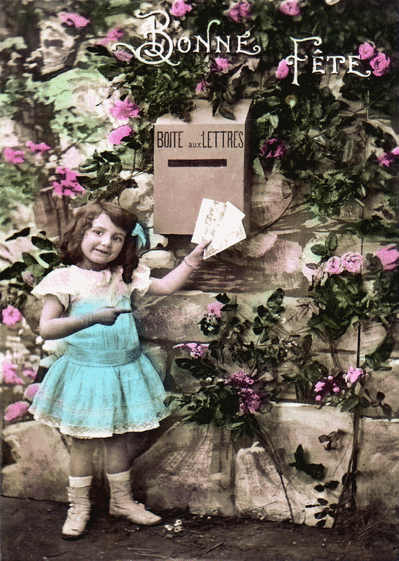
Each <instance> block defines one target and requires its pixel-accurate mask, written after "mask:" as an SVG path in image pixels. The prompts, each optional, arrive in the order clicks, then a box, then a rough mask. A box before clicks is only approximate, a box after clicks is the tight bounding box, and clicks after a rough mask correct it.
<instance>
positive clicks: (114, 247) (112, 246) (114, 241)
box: [78, 213, 126, 271]
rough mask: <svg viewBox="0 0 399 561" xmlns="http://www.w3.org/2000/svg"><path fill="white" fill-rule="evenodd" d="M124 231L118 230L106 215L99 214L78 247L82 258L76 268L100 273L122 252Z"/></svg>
mask: <svg viewBox="0 0 399 561" xmlns="http://www.w3.org/2000/svg"><path fill="white" fill-rule="evenodd" d="M125 237H126V232H125V230H122V229H121V228H118V226H115V224H114V223H113V222H112V220H111V219H110V217H109V216H108V215H107V214H104V213H103V214H100V216H99V217H98V218H96V219H95V220H93V222H92V225H91V228H89V230H86V232H85V234H84V236H83V240H82V243H81V246H80V249H81V251H82V255H83V258H82V259H81V261H79V263H78V266H79V267H81V268H82V269H92V270H95V271H101V270H103V269H105V268H106V267H107V265H108V263H111V261H113V260H114V259H116V258H117V257H118V255H119V253H120V252H121V250H122V247H123V244H124V241H125Z"/></svg>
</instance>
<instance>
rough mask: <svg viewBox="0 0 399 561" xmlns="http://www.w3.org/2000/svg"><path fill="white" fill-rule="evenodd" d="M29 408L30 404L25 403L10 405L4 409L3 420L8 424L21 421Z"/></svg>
mask: <svg viewBox="0 0 399 561" xmlns="http://www.w3.org/2000/svg"><path fill="white" fill-rule="evenodd" d="M29 407H30V404H29V403H28V402H27V401H17V402H16V403H11V405H9V406H8V407H6V409H5V411H4V420H5V421H7V422H8V423H10V422H12V421H17V420H18V419H21V417H23V416H24V415H25V414H26V413H27V411H28V409H29Z"/></svg>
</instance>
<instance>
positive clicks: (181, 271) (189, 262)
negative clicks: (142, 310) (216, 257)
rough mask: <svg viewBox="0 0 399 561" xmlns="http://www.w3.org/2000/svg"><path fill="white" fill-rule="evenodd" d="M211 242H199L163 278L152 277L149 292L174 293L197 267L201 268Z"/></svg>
mask: <svg viewBox="0 0 399 561" xmlns="http://www.w3.org/2000/svg"><path fill="white" fill-rule="evenodd" d="M209 244H210V242H206V243H201V244H198V245H197V247H195V248H194V249H193V251H192V252H191V253H190V254H189V255H187V257H185V258H184V260H183V262H182V263H180V265H178V266H177V267H176V268H175V269H173V271H171V272H170V273H168V274H167V275H165V276H164V277H163V278H162V279H155V278H151V284H150V286H149V289H148V291H147V294H159V295H162V294H164V295H167V294H174V293H175V292H176V291H177V290H179V289H180V288H181V287H182V286H183V285H184V283H185V282H186V281H187V280H188V279H189V277H190V276H191V274H192V273H193V272H194V271H195V269H198V268H199V265H200V263H201V261H202V260H203V258H204V249H205V248H206V247H207V246H208V245H209Z"/></svg>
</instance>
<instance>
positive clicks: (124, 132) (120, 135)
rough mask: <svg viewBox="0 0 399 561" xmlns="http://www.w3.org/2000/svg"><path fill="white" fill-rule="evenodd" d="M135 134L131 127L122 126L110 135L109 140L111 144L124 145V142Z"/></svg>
mask: <svg viewBox="0 0 399 561" xmlns="http://www.w3.org/2000/svg"><path fill="white" fill-rule="evenodd" d="M133 133H134V131H133V129H132V127H130V126H129V125H122V126H121V127H118V128H117V129H114V130H113V131H112V132H111V134H109V135H108V140H109V141H110V143H111V144H122V141H123V140H124V139H125V138H126V137H128V136H131V135H132V134H133Z"/></svg>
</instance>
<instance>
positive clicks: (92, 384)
mask: <svg viewBox="0 0 399 561" xmlns="http://www.w3.org/2000/svg"><path fill="white" fill-rule="evenodd" d="M149 284H150V269H149V268H148V267H145V266H144V265H139V266H138V267H137V269H135V271H134V272H133V279H132V282H131V283H130V284H126V283H124V282H123V280H122V269H121V268H118V269H116V270H115V271H112V272H111V271H110V270H109V269H106V270H104V271H91V270H86V269H81V268H79V267H77V266H76V265H71V266H69V267H64V268H61V269H55V270H54V271H52V272H51V273H49V274H48V275H47V276H46V277H45V278H44V279H43V280H42V281H41V282H40V283H39V284H38V285H37V286H36V287H35V289H34V290H33V291H32V293H33V294H34V295H36V296H44V295H46V294H53V295H55V296H57V298H58V299H59V300H60V302H61V303H62V304H63V306H64V307H65V310H66V312H65V315H66V316H79V315H82V314H86V313H88V312H92V311H94V310H96V309H98V308H101V307H103V306H116V307H118V308H124V309H126V308H130V305H131V304H130V301H131V295H132V294H133V296H134V297H136V296H140V295H142V294H144V293H145V292H146V290H147V289H148V286H149ZM62 341H63V343H64V344H66V345H65V348H66V351H65V354H63V355H62V356H61V358H59V359H58V360H57V361H56V362H55V363H54V364H53V365H52V366H51V367H50V369H49V371H48V372H47V374H46V376H45V378H44V380H43V382H42V383H41V384H40V389H39V391H38V392H37V394H36V396H35V398H34V400H33V403H32V405H31V408H30V412H31V413H33V414H34V418H35V419H36V420H38V421H42V422H44V423H46V424H47V425H50V426H52V427H56V428H58V429H60V431H61V432H62V433H64V434H67V435H70V436H74V437H77V438H104V437H110V436H112V435H113V434H122V433H125V432H141V431H146V430H149V429H153V428H156V427H157V426H159V421H160V420H161V419H163V418H165V417H166V416H167V415H168V410H167V408H166V407H165V406H164V403H163V402H164V399H165V397H166V393H165V390H164V387H163V384H162V382H161V379H160V377H159V375H158V373H157V371H156V370H155V369H154V367H153V366H152V364H151V362H150V361H149V360H148V358H147V357H145V356H144V355H143V354H142V353H141V350H140V344H139V339H138V335H137V330H136V326H135V322H134V318H133V315H132V314H129V313H124V314H121V315H120V316H118V319H117V320H116V322H115V323H114V325H111V326H109V325H100V324H96V325H93V326H91V327H88V328H86V329H82V330H81V331H78V332H77V333H74V334H72V335H69V336H68V337H65V338H64V339H63V340H62Z"/></svg>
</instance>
